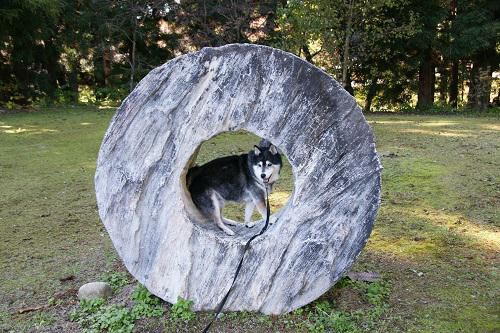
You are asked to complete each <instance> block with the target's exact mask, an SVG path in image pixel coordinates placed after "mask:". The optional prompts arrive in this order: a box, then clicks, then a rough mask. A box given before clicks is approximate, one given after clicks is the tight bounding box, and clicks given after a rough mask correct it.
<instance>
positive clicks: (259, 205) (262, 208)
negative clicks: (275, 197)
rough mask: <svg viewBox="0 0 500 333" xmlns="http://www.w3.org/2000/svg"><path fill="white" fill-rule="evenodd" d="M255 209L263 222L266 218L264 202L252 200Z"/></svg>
mask: <svg viewBox="0 0 500 333" xmlns="http://www.w3.org/2000/svg"><path fill="white" fill-rule="evenodd" d="M254 204H255V207H257V210H258V211H259V213H260V215H262V218H263V219H264V220H265V219H266V216H267V210H266V202H265V201H264V200H259V199H257V200H254Z"/></svg>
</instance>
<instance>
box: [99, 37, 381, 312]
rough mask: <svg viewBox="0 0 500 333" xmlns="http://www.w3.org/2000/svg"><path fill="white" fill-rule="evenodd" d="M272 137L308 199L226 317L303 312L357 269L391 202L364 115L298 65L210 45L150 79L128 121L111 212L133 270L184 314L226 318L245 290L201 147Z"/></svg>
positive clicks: (116, 151)
mask: <svg viewBox="0 0 500 333" xmlns="http://www.w3.org/2000/svg"><path fill="white" fill-rule="evenodd" d="M239 129H245V130H247V131H250V132H253V133H255V134H257V135H259V136H260V137H263V138H268V139H269V140H271V141H272V142H273V143H274V144H276V145H277V146H278V147H279V148H280V149H281V151H282V152H283V153H284V154H285V155H286V156H287V157H288V159H289V161H290V163H291V164H292V168H293V173H294V177H295V188H294V192H293V194H292V197H291V199H290V200H289V201H288V203H287V205H286V206H285V207H284V208H283V209H282V210H281V211H279V212H277V213H276V214H274V215H273V216H272V219H275V220H276V223H275V224H274V225H273V226H271V227H270V228H269V230H268V231H267V232H266V233H265V234H264V235H263V236H261V237H259V238H257V239H256V240H255V241H254V242H252V247H251V249H250V250H249V251H248V252H247V254H246V256H245V260H244V262H243V268H242V270H241V273H240V275H239V277H238V279H237V280H236V283H235V285H234V289H233V292H232V293H231V295H230V297H229V299H228V301H227V303H226V306H225V310H248V311H260V312H263V313H283V312H288V311H291V310H293V309H295V308H297V307H300V306H303V305H305V304H307V303H309V302H311V301H313V300H314V299H316V298H317V297H319V296H320V295H321V294H323V293H324V292H325V291H327V290H328V289H329V288H330V287H331V286H332V285H333V284H334V283H335V281H337V280H338V279H339V278H340V277H341V276H342V274H343V273H344V272H346V271H347V270H348V269H349V268H350V266H351V265H352V264H353V262H354V260H355V259H356V257H357V256H358V254H359V252H360V251H361V249H362V248H363V246H364V244H365V242H366V240H367V238H368V236H369V234H370V232H371V229H372V225H373V221H374V219H375V215H376V212H377V209H378V205H379V195H380V164H379V160H378V158H377V154H376V151H375V145H374V140H373V136H372V132H371V129H370V127H369V126H368V124H367V123H366V121H365V119H364V117H363V115H362V113H361V111H360V108H359V107H358V106H357V105H356V102H355V100H354V98H353V97H352V96H350V95H349V94H348V93H347V92H346V91H345V90H344V89H343V88H342V87H341V86H340V85H339V84H338V83H337V82H336V81H335V80H333V79H332V78H330V77H329V76H328V75H327V74H325V73H324V72H322V71H321V70H319V69H318V68H316V67H314V66H312V65H310V64H309V63H306V62H305V61H303V60H301V59H300V58H298V57H295V56H293V55H291V54H289V53H286V52H282V51H279V50H276V49H273V48H269V47H264V46H256V45H238V44H236V45H227V46H224V47H220V48H205V49H203V50H201V51H200V52H197V53H193V54H188V55H185V56H182V57H179V58H176V59H173V60H171V61H169V62H168V63H166V64H164V65H163V66H160V67H158V68H156V69H154V70H153V71H151V73H149V74H148V75H147V76H146V77H145V78H144V79H143V80H142V81H141V82H140V83H139V85H138V86H137V88H136V89H135V90H134V91H133V92H132V93H131V94H130V95H129V96H128V97H127V99H126V100H125V101H124V102H123V104H122V105H121V107H120V108H119V109H118V111H117V112H116V115H115V116H114V118H113V120H112V122H111V125H110V127H109V129H108V131H107V133H106V136H105V138H104V140H103V143H102V146H101V150H100V153H99V158H98V164H97V172H96V177H95V187H96V194H97V202H98V205H99V214H100V217H101V219H102V221H103V222H104V224H105V226H106V228H107V230H108V232H109V234H110V237H111V239H112V241H113V243H114V245H115V247H116V249H117V251H118V254H119V255H120V257H121V258H122V260H123V261H124V263H125V265H126V266H127V268H128V269H129V271H130V272H131V273H132V274H133V275H134V276H135V277H136V278H137V279H138V280H139V281H140V282H141V283H143V284H144V285H145V286H146V287H147V288H148V289H149V290H150V291H151V292H153V293H154V294H156V295H157V296H159V297H161V298H163V299H165V300H166V301H168V302H171V303H174V302H176V300H177V297H178V296H181V297H183V298H186V299H190V300H192V301H194V309H195V310H212V309H214V308H215V307H216V306H217V304H218V303H219V302H220V301H221V299H222V298H223V296H224V295H225V293H226V291H227V290H228V289H229V287H230V285H231V281H232V279H233V276H234V273H235V270H236V266H237V264H238V261H239V260H240V257H241V255H242V251H243V245H244V243H245V241H246V240H247V239H248V238H250V237H251V235H252V234H254V233H256V232H258V231H259V229H258V228H259V226H257V227H256V228H253V229H245V228H244V227H241V228H237V227H233V230H235V231H236V233H237V236H232V237H231V236H228V235H226V234H224V232H222V231H220V230H219V229H218V228H217V227H215V225H214V224H213V223H204V222H202V221H200V219H199V216H198V214H196V209H195V208H194V206H193V204H192V202H191V200H190V197H189V194H188V193H187V191H186V189H185V172H186V170H187V168H188V167H189V165H190V163H191V162H192V161H193V160H194V157H195V155H196V152H197V148H198V147H199V146H200V144H201V143H202V142H204V141H205V140H207V139H209V138H211V137H213V136H215V135H217V134H219V133H221V132H224V131H234V130H239Z"/></svg>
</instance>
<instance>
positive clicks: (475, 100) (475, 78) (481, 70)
mask: <svg viewBox="0 0 500 333" xmlns="http://www.w3.org/2000/svg"><path fill="white" fill-rule="evenodd" d="M495 56H496V51H495V47H494V45H493V46H491V47H489V48H487V49H484V50H482V51H481V52H480V53H479V54H478V55H477V57H476V60H475V61H474V63H473V64H472V70H471V75H470V77H471V79H470V83H469V95H468V98H467V99H468V101H467V102H468V104H469V106H471V107H473V108H475V109H478V110H479V111H484V110H485V109H486V108H487V107H488V105H489V104H490V93H491V82H492V74H493V67H494V66H496V63H495Z"/></svg>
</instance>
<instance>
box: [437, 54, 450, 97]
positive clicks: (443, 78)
mask: <svg viewBox="0 0 500 333" xmlns="http://www.w3.org/2000/svg"><path fill="white" fill-rule="evenodd" d="M447 63H448V61H446V60H444V61H443V65H442V66H441V67H440V68H439V74H440V75H439V101H440V102H441V104H442V105H444V104H446V99H447V97H448V96H447V95H448V70H447V68H446V65H447Z"/></svg>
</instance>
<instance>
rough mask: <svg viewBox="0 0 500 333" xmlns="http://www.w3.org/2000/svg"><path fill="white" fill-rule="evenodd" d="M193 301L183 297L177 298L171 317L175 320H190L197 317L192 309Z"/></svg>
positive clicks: (171, 310)
mask: <svg viewBox="0 0 500 333" xmlns="http://www.w3.org/2000/svg"><path fill="white" fill-rule="evenodd" d="M192 304H193V301H189V300H185V299H183V298H182V297H178V298H177V302H176V303H175V304H174V305H172V308H171V309H170V318H171V319H172V320H174V321H176V320H183V321H190V320H193V319H194V318H195V314H194V312H193V311H192V310H191V305H192Z"/></svg>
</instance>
